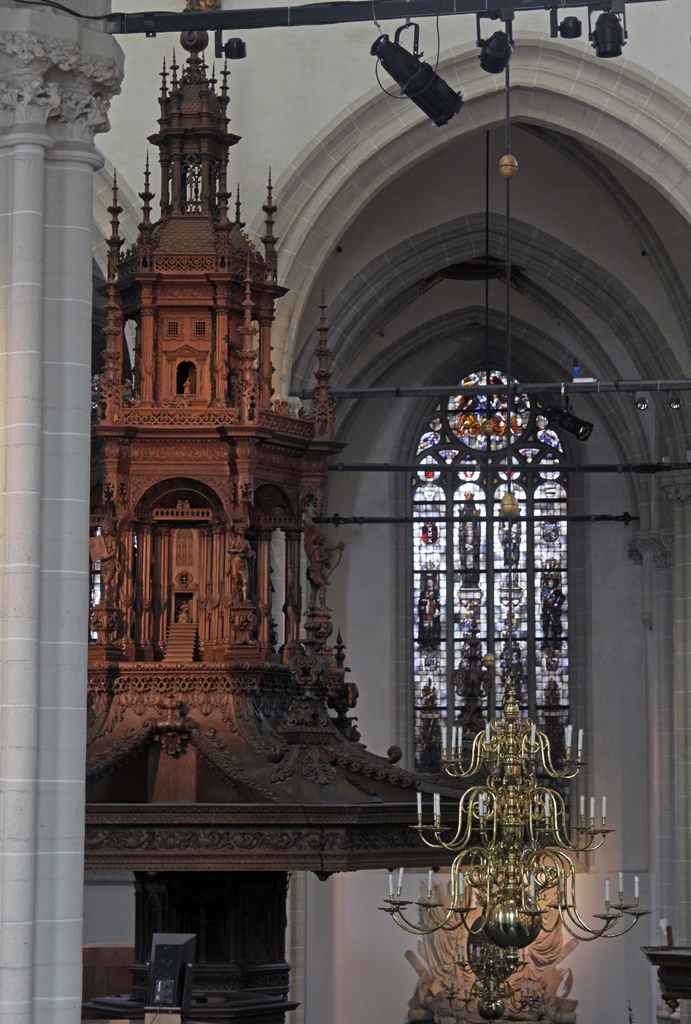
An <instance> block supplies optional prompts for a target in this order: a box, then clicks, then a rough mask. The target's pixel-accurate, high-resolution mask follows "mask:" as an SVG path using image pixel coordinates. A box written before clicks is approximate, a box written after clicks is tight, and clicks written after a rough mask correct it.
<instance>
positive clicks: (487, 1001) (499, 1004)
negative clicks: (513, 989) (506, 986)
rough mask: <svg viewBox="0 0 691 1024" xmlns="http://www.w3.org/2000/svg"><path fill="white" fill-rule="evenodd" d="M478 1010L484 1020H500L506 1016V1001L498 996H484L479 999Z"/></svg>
mask: <svg viewBox="0 0 691 1024" xmlns="http://www.w3.org/2000/svg"><path fill="white" fill-rule="evenodd" d="M477 1012H478V1015H479V1016H480V1017H482V1019H483V1020H499V1018H500V1017H503V1016H504V1001H503V999H500V998H499V997H498V996H489V995H488V996H482V997H481V998H480V999H478V1001H477Z"/></svg>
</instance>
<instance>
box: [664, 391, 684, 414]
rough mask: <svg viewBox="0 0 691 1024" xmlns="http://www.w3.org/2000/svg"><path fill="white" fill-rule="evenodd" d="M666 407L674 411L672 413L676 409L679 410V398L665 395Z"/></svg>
mask: <svg viewBox="0 0 691 1024" xmlns="http://www.w3.org/2000/svg"><path fill="white" fill-rule="evenodd" d="M667 405H668V406H669V407H670V409H674V411H675V412H676V411H677V409H681V406H682V401H681V398H680V397H679V395H667Z"/></svg>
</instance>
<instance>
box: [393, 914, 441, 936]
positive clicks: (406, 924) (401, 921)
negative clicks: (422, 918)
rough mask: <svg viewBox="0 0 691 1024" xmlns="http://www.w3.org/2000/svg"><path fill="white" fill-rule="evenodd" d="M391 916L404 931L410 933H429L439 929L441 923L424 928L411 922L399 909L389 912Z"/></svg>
mask: <svg viewBox="0 0 691 1024" xmlns="http://www.w3.org/2000/svg"><path fill="white" fill-rule="evenodd" d="M391 917H392V918H393V920H394V921H395V922H396V924H397V925H398V927H399V928H402V929H403V931H404V932H409V934H410V935H431V934H432V932H436V931H439V929H440V927H442V926H441V925H437V924H435V925H432V926H431V927H429V928H425V927H424V926H423V925H414V924H411V922H410V921H408V920H407V919H406V918H405V917H404V916H403V915H402V914H401V913H400V912H399V911H394V912H392V913H391Z"/></svg>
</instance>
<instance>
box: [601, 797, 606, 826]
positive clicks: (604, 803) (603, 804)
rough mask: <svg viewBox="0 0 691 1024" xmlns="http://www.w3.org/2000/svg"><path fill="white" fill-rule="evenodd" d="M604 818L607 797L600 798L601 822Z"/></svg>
mask: <svg viewBox="0 0 691 1024" xmlns="http://www.w3.org/2000/svg"><path fill="white" fill-rule="evenodd" d="M606 817H607V797H606V796H603V798H602V820H603V821H604V820H605V818H606Z"/></svg>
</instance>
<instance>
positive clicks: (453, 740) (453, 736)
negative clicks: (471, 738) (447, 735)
mask: <svg viewBox="0 0 691 1024" xmlns="http://www.w3.org/2000/svg"><path fill="white" fill-rule="evenodd" d="M457 744H458V729H457V728H456V726H455V725H454V726H453V728H452V729H451V747H452V748H453V750H455V749H456V746H457Z"/></svg>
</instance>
